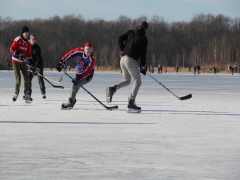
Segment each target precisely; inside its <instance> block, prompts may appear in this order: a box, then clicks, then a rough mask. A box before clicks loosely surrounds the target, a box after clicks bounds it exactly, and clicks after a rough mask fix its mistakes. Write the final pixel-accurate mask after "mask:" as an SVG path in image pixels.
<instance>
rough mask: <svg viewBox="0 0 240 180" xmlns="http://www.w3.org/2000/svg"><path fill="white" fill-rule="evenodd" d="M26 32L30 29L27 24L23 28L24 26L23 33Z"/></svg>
mask: <svg viewBox="0 0 240 180" xmlns="http://www.w3.org/2000/svg"><path fill="white" fill-rule="evenodd" d="M25 32H29V29H28V27H27V26H23V28H22V34H23V33H25Z"/></svg>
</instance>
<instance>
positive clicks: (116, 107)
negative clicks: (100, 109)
mask: <svg viewBox="0 0 240 180" xmlns="http://www.w3.org/2000/svg"><path fill="white" fill-rule="evenodd" d="M106 109H107V110H109V111H113V110H117V109H118V106H112V107H106Z"/></svg>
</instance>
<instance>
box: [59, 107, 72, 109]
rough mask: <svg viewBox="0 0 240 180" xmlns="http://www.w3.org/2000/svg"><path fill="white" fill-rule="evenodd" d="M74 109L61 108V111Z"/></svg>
mask: <svg viewBox="0 0 240 180" xmlns="http://www.w3.org/2000/svg"><path fill="white" fill-rule="evenodd" d="M71 109H72V107H68V108H62V107H61V110H71Z"/></svg>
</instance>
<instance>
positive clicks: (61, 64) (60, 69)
mask: <svg viewBox="0 0 240 180" xmlns="http://www.w3.org/2000/svg"><path fill="white" fill-rule="evenodd" d="M64 64H65V63H64V62H63V61H61V60H60V61H59V63H57V66H56V69H57V70H58V71H59V72H61V71H62V69H63V68H64Z"/></svg>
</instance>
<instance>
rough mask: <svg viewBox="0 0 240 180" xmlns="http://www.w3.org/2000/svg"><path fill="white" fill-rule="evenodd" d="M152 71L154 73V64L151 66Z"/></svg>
mask: <svg viewBox="0 0 240 180" xmlns="http://www.w3.org/2000/svg"><path fill="white" fill-rule="evenodd" d="M151 72H152V74H154V66H151Z"/></svg>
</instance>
